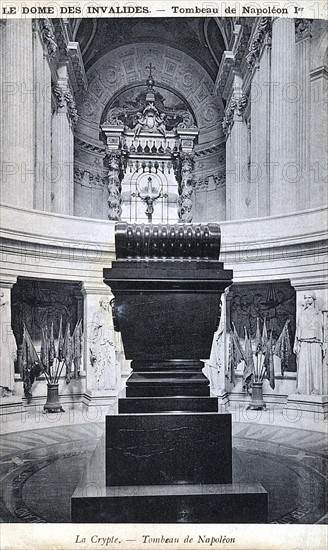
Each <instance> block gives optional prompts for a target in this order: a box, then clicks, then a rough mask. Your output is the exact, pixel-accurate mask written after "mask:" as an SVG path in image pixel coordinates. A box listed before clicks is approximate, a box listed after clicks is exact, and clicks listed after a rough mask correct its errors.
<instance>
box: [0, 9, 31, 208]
mask: <svg viewBox="0 0 328 550" xmlns="http://www.w3.org/2000/svg"><path fill="white" fill-rule="evenodd" d="M3 33H5V40H4V36H3ZM1 35H2V41H3V42H4V44H3V45H4V48H3V54H2V57H3V59H2V68H3V69H4V71H3V75H2V77H3V83H2V86H3V95H2V101H3V105H2V118H3V130H4V134H3V138H2V139H3V143H2V146H3V159H2V160H3V161H4V164H3V166H2V195H1V201H2V202H6V203H9V204H13V205H16V206H22V207H24V208H33V201H34V197H33V195H34V172H35V165H34V163H35V158H34V139H35V134H34V101H35V82H34V78H33V76H34V73H33V47H32V20H31V19H25V20H24V19H9V20H7V21H6V23H5V26H3V24H1Z"/></svg>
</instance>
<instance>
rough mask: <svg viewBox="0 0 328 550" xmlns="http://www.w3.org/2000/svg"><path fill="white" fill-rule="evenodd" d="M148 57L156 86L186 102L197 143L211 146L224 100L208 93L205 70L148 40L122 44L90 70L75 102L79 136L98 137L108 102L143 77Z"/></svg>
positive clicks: (218, 131) (216, 138) (218, 132)
mask: <svg viewBox="0 0 328 550" xmlns="http://www.w3.org/2000/svg"><path fill="white" fill-rule="evenodd" d="M150 61H151V62H152V63H153V65H154V66H155V67H156V69H155V72H154V78H155V81H156V84H157V86H158V87H163V88H165V87H171V89H172V90H174V93H176V94H180V96H181V97H182V98H183V100H184V101H185V102H186V103H188V104H189V105H190V107H191V109H192V111H193V113H194V115H195V119H196V123H197V127H198V128H199V130H200V140H199V144H200V145H201V146H206V145H207V146H209V145H210V144H211V146H213V145H215V144H216V143H218V142H219V141H220V140H221V139H222V135H223V134H222V129H221V121H222V118H223V105H222V101H221V100H220V99H219V98H217V97H216V96H215V95H214V94H213V91H214V83H213V81H212V79H211V78H210V76H209V75H208V73H207V72H206V70H205V69H204V68H203V67H202V66H201V65H200V64H199V63H198V62H197V61H195V60H194V59H193V58H192V57H190V56H189V55H187V54H185V53H183V52H181V51H180V50H176V49H174V48H171V47H170V46H164V47H163V46H162V45H154V44H152V45H151V48H150V45H149V44H148V43H138V44H133V45H126V46H121V47H120V48H117V49H116V50H113V51H111V52H109V53H107V54H106V55H104V56H103V57H102V58H100V59H99V60H98V61H97V62H96V63H95V64H94V65H93V66H92V67H91V68H90V69H89V71H88V73H87V77H88V81H89V87H88V90H87V92H86V93H85V94H84V95H83V96H82V97H80V98H79V100H78V102H77V108H78V112H79V116H80V119H79V122H78V125H77V133H78V134H79V136H81V137H83V136H84V137H85V138H86V139H90V140H91V141H93V142H95V141H96V142H97V141H98V142H99V126H100V123H101V119H102V114H103V112H104V110H105V108H106V106H107V105H108V102H109V101H110V100H111V98H112V97H113V95H114V94H117V93H118V92H119V91H120V90H122V89H123V88H124V87H125V86H129V85H140V83H143V82H145V81H146V78H147V76H148V69H147V66H148V65H149V62H150ZM155 87H156V85H155Z"/></svg>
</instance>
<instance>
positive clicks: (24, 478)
mask: <svg viewBox="0 0 328 550" xmlns="http://www.w3.org/2000/svg"><path fill="white" fill-rule="evenodd" d="M103 430H104V425H103V423H100V422H99V423H95V422H86V423H84V424H74V425H65V426H62V425H53V426H51V427H43V428H39V429H29V430H25V431H16V432H14V433H7V434H5V435H2V436H1V440H0V459H1V474H0V479H1V486H2V496H1V499H0V519H1V522H9V523H10V522H16V523H20V522H24V523H25V522H27V523H46V522H62V523H67V522H70V497H71V495H72V494H73V492H74V489H75V487H76V485H77V484H78V481H79V479H80V476H81V473H82V472H83V470H84V468H85V466H86V463H87V461H88V460H89V459H90V457H91V455H92V452H93V450H94V449H95V447H96V444H97V442H98V440H99V438H100V437H101V435H102V433H103ZM327 458H328V451H327V436H326V434H325V433H322V432H313V431H309V430H301V429H296V428H295V427H281V426H272V425H271V426H270V425H265V424H263V423H261V424H260V423H244V422H239V423H236V422H235V423H234V424H233V481H234V483H238V482H241V483H247V482H248V483H256V482H259V483H262V485H263V486H264V488H265V489H266V490H267V491H268V493H269V521H270V522H271V523H307V524H313V523H325V524H326V523H328V515H327V494H328V491H327V489H328V482H327V463H328V462H327ZM213 460H215V457H213Z"/></svg>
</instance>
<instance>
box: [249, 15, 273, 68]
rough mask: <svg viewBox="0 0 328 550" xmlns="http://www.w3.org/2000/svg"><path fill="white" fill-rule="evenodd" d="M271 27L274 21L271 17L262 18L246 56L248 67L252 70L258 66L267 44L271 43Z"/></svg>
mask: <svg viewBox="0 0 328 550" xmlns="http://www.w3.org/2000/svg"><path fill="white" fill-rule="evenodd" d="M271 27H272V20H271V18H270V17H261V18H260V20H259V22H258V24H257V27H256V29H255V32H254V34H253V38H252V41H251V44H250V46H249V53H248V54H247V56H246V61H247V65H248V68H249V69H250V70H251V69H253V68H254V67H257V66H258V63H259V59H260V55H261V51H262V48H263V46H264V45H265V42H266V43H267V44H268V43H271Z"/></svg>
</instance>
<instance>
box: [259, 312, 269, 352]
mask: <svg viewBox="0 0 328 550" xmlns="http://www.w3.org/2000/svg"><path fill="white" fill-rule="evenodd" d="M267 344H268V333H267V328H266V320H265V318H264V323H263V330H262V350H261V351H263V353H265V352H266V347H267Z"/></svg>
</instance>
